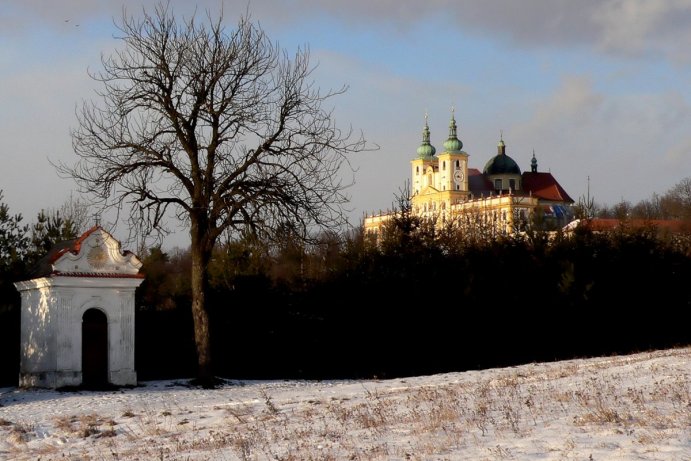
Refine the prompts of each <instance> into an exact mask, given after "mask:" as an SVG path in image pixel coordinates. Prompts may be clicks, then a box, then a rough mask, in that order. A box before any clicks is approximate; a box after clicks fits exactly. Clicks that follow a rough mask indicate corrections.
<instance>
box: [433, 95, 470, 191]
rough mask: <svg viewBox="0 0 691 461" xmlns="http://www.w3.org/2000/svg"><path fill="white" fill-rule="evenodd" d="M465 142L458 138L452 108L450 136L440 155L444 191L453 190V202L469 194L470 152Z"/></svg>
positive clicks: (442, 188) (441, 180)
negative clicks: (465, 148) (464, 150)
mask: <svg viewBox="0 0 691 461" xmlns="http://www.w3.org/2000/svg"><path fill="white" fill-rule="evenodd" d="M461 149H463V142H461V140H460V139H458V135H457V126H456V118H455V114H454V110H453V109H452V110H451V120H450V121H449V137H448V139H447V140H446V141H444V151H443V152H442V153H441V154H439V155H438V159H439V164H438V166H439V171H440V182H441V188H440V189H441V190H442V191H451V194H450V195H451V202H452V203H454V202H456V201H457V199H458V198H465V197H467V196H468V154H467V153H466V152H463V151H462V150H461Z"/></svg>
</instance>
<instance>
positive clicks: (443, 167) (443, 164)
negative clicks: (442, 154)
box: [441, 160, 446, 171]
mask: <svg viewBox="0 0 691 461" xmlns="http://www.w3.org/2000/svg"><path fill="white" fill-rule="evenodd" d="M441 169H442V170H443V171H446V160H444V161H443V162H441Z"/></svg>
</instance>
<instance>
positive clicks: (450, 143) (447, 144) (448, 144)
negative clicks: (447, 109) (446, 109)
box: [444, 106, 463, 152]
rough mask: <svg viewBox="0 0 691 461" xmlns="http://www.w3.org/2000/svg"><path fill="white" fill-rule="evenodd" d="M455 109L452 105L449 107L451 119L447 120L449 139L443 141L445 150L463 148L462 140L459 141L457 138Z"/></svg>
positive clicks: (457, 150) (454, 150) (459, 149)
mask: <svg viewBox="0 0 691 461" xmlns="http://www.w3.org/2000/svg"><path fill="white" fill-rule="evenodd" d="M454 112H455V109H454V107H453V106H452V107H451V120H450V121H449V139H447V140H446V141H444V150H445V151H446V152H460V151H461V149H463V142H461V140H460V139H458V135H457V134H456V128H457V127H456V117H455V114H454Z"/></svg>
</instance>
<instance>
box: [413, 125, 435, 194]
mask: <svg viewBox="0 0 691 461" xmlns="http://www.w3.org/2000/svg"><path fill="white" fill-rule="evenodd" d="M436 152H437V149H435V148H434V146H433V145H432V144H431V143H430V132H429V124H428V123H427V114H425V126H424V128H423V129H422V144H420V147H418V148H417V157H415V158H414V159H413V160H411V162H410V163H411V166H412V175H411V178H412V181H411V183H410V184H411V190H410V194H411V195H412V196H413V197H415V196H416V195H420V194H421V193H422V192H423V191H424V190H425V189H427V188H429V187H432V188H435V189H436V180H435V179H436V178H435V176H436V175H435V171H436V168H435V167H436V160H437V159H436V158H435V156H434V154H435V153H436Z"/></svg>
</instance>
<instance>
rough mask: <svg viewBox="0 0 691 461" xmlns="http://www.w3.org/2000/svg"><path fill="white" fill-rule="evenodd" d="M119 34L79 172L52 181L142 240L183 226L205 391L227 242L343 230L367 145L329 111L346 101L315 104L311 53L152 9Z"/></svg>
mask: <svg viewBox="0 0 691 461" xmlns="http://www.w3.org/2000/svg"><path fill="white" fill-rule="evenodd" d="M117 27H118V29H119V31H120V32H121V33H122V36H121V37H120V39H121V40H122V43H123V48H121V49H120V50H118V51H115V52H114V53H113V54H111V55H110V56H104V57H102V66H103V69H102V70H100V71H98V72H97V73H92V74H91V76H92V78H93V79H95V80H96V81H97V82H98V83H99V84H100V85H101V87H100V90H99V91H98V92H97V97H96V98H95V100H93V101H89V102H85V103H84V104H83V105H82V107H81V108H80V109H79V110H78V111H77V120H78V128H76V129H75V130H74V131H73V133H72V136H73V146H74V150H75V152H76V154H77V156H78V157H79V160H78V162H77V163H76V164H75V165H73V166H67V165H64V164H61V165H58V169H59V171H61V172H62V173H63V174H66V175H68V176H71V177H73V178H74V179H75V180H76V182H77V183H78V184H79V186H80V187H81V189H82V190H84V191H88V192H91V193H92V194H94V195H95V196H96V198H98V199H100V204H101V205H102V206H104V207H111V208H112V207H114V208H116V209H117V210H126V209H129V210H131V211H130V212H129V213H130V214H129V219H130V222H131V224H132V225H133V226H139V227H138V229H139V231H140V235H150V234H151V233H152V232H154V231H159V232H161V231H163V232H165V228H164V224H165V219H166V217H167V216H170V213H174V214H175V216H176V217H177V218H178V219H180V220H181V221H182V222H183V223H184V224H185V225H188V226H189V230H190V238H191V257H192V269H191V284H192V293H193V295H192V313H193V318H194V329H195V340H196V346H197V352H198V360H199V368H198V370H199V371H198V378H199V380H200V381H201V382H202V383H203V384H209V383H210V382H212V380H213V372H212V367H211V351H210V342H209V318H208V312H207V309H206V304H205V293H206V292H207V286H208V274H207V264H208V263H209V260H210V257H211V254H212V250H213V248H214V245H215V244H216V242H217V240H218V238H219V236H221V235H222V234H224V233H225V234H232V233H236V232H247V231H250V232H252V233H256V234H260V235H263V236H270V235H271V234H272V231H273V230H274V229H277V228H279V227H282V228H283V229H285V226H290V227H292V228H293V229H295V230H296V231H297V232H299V233H300V235H303V236H307V235H308V234H309V230H310V229H314V228H335V227H337V226H340V225H341V224H343V223H345V222H346V219H345V216H344V209H343V206H344V204H345V203H346V202H347V199H348V197H347V196H346V195H345V190H344V189H345V187H346V186H348V185H349V183H344V182H343V181H342V177H343V172H344V171H345V172H346V173H351V174H352V172H353V169H352V168H351V167H350V164H349V162H348V157H347V155H348V154H350V153H352V152H357V151H361V150H363V149H365V148H366V146H365V142H364V140H363V138H362V136H353V133H352V130H350V129H349V130H346V131H342V130H340V129H339V128H337V126H336V124H335V120H334V116H333V113H332V111H331V110H330V109H326V108H324V103H325V102H327V100H331V98H332V97H333V96H336V95H339V94H342V93H343V92H345V91H346V88H345V87H343V88H340V89H338V90H330V91H328V92H326V93H323V92H321V91H320V90H319V88H318V87H316V86H315V84H314V82H313V81H312V72H313V70H314V67H313V66H311V65H310V63H309V57H310V56H309V51H308V50H306V49H299V50H297V52H296V53H295V54H294V56H290V55H289V54H288V53H287V52H286V51H285V50H283V49H281V48H279V47H278V45H277V44H274V43H272V42H271V41H270V40H269V38H268V37H267V35H266V34H265V32H264V31H263V30H262V28H261V27H260V26H259V25H258V24H256V23H253V22H252V21H251V20H250V18H248V17H246V16H245V17H242V18H240V19H239V21H238V24H237V27H236V28H234V29H232V30H231V29H228V28H226V26H224V24H223V17H222V14H221V15H219V16H218V17H216V16H213V15H212V14H211V13H208V12H207V14H206V17H205V18H204V20H203V21H201V20H197V18H196V16H193V17H192V18H189V19H177V18H176V17H175V15H174V12H173V11H172V9H171V8H170V6H169V5H165V4H163V5H162V4H158V5H157V6H156V7H155V8H154V10H153V11H147V10H146V9H144V10H143V14H142V16H141V18H134V17H132V16H130V15H128V14H127V12H124V13H123V17H122V20H121V21H118V24H117Z"/></svg>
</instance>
